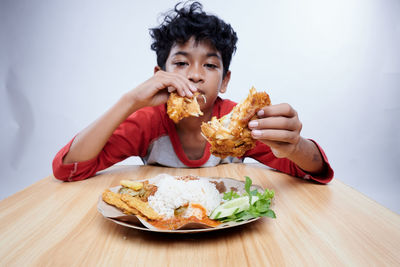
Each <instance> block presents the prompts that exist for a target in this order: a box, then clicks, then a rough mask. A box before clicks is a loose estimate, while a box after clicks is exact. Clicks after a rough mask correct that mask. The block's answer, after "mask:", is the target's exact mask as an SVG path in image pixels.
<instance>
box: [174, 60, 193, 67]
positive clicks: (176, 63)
mask: <svg viewBox="0 0 400 267" xmlns="http://www.w3.org/2000/svg"><path fill="white" fill-rule="evenodd" d="M174 65H175V66H178V67H183V66H186V65H189V64H188V63H186V62H185V61H177V62H175V63H174Z"/></svg>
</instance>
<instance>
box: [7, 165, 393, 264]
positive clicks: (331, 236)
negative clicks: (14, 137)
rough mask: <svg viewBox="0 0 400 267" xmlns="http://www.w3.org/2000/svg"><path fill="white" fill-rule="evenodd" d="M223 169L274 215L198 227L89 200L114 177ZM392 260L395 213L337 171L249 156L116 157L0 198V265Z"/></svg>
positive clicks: (210, 173) (222, 174) (116, 181)
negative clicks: (118, 160)
mask: <svg viewBox="0 0 400 267" xmlns="http://www.w3.org/2000/svg"><path fill="white" fill-rule="evenodd" d="M159 173H169V174H172V175H187V174H193V175H199V176H220V177H232V178H236V179H239V180H244V176H245V175H247V176H250V177H251V178H252V179H253V183H255V184H259V185H261V186H263V187H264V188H270V189H274V190H275V201H274V203H273V205H272V209H273V210H274V211H275V212H276V214H277V218H276V219H269V218H263V219H261V220H258V221H256V222H254V223H250V224H247V225H244V226H239V227H235V228H230V229H225V230H220V231H212V232H207V233H198V234H160V233H151V232H145V231H140V230H136V229H132V228H127V227H124V226H121V225H117V224H115V223H113V222H111V221H109V220H107V219H105V218H104V217H103V216H102V215H101V214H100V213H99V212H98V211H97V209H96V205H97V200H98V198H99V196H100V194H101V193H102V192H103V190H104V189H106V188H108V187H112V186H116V185H118V184H119V181H120V180H121V179H143V178H150V177H153V176H155V175H157V174H159ZM122 265H127V266H372V265H374V266H400V216H399V215H398V214H395V213H393V212H391V211H390V210H388V209H386V208H384V207H382V206H381V205H379V204H377V203H375V202H374V201H372V200H371V199H369V198H367V197H365V196H364V195H362V194H361V193H359V192H357V191H355V190H354V189H352V188H350V187H348V186H346V185H345V184H343V183H342V182H340V181H339V180H337V179H334V180H333V181H332V182H331V183H330V184H328V185H320V184H316V183H313V182H310V181H305V180H302V179H297V178H294V177H291V176H288V175H285V174H282V173H278V172H274V171H271V170H269V169H268V168H267V167H264V166H262V165H259V164H228V165H220V166H217V167H212V168H198V169H175V168H162V167H151V166H116V167H113V168H111V169H108V170H106V171H103V172H102V173H100V174H99V175H97V176H96V177H93V178H90V179H88V180H85V181H80V182H71V183H63V182H60V181H58V180H56V179H55V178H54V177H53V176H49V177H47V178H44V179H42V180H41V181H39V182H37V183H35V184H34V185H32V186H30V187H28V188H26V189H25V190H23V191H21V192H18V193H16V194H14V195H12V196H11V197H9V198H6V199H4V200H3V201H1V202H0V266H122Z"/></svg>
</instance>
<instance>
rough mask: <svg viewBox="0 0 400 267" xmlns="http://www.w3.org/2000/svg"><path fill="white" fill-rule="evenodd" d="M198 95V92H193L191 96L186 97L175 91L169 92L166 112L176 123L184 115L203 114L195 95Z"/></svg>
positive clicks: (196, 115) (195, 115)
mask: <svg viewBox="0 0 400 267" xmlns="http://www.w3.org/2000/svg"><path fill="white" fill-rule="evenodd" d="M199 95H200V93H199V92H196V93H194V94H193V98H188V97H182V96H180V95H178V94H177V93H171V94H170V95H169V98H168V101H167V113H168V116H169V117H170V118H171V120H173V121H174V122H175V123H178V122H179V121H180V120H181V119H183V118H185V117H189V116H194V117H198V116H201V115H203V112H201V110H200V106H199V103H198V102H197V96H199Z"/></svg>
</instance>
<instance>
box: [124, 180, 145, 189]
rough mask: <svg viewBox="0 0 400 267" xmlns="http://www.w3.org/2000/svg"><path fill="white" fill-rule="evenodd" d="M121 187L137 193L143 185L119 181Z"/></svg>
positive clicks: (129, 181)
mask: <svg viewBox="0 0 400 267" xmlns="http://www.w3.org/2000/svg"><path fill="white" fill-rule="evenodd" d="M119 183H120V184H121V185H122V186H123V187H127V188H130V189H132V190H135V191H138V190H140V189H142V188H143V183H141V182H136V181H131V180H121V181H120V182H119Z"/></svg>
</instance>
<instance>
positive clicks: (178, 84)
mask: <svg viewBox="0 0 400 267" xmlns="http://www.w3.org/2000/svg"><path fill="white" fill-rule="evenodd" d="M170 87H173V88H172V89H170ZM174 89H175V91H176V92H177V93H178V95H180V96H182V97H185V96H190V95H189V94H188V93H187V90H185V84H184V83H183V82H182V81H180V80H178V79H173V80H170V82H169V86H168V91H169V92H171V91H174Z"/></svg>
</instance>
